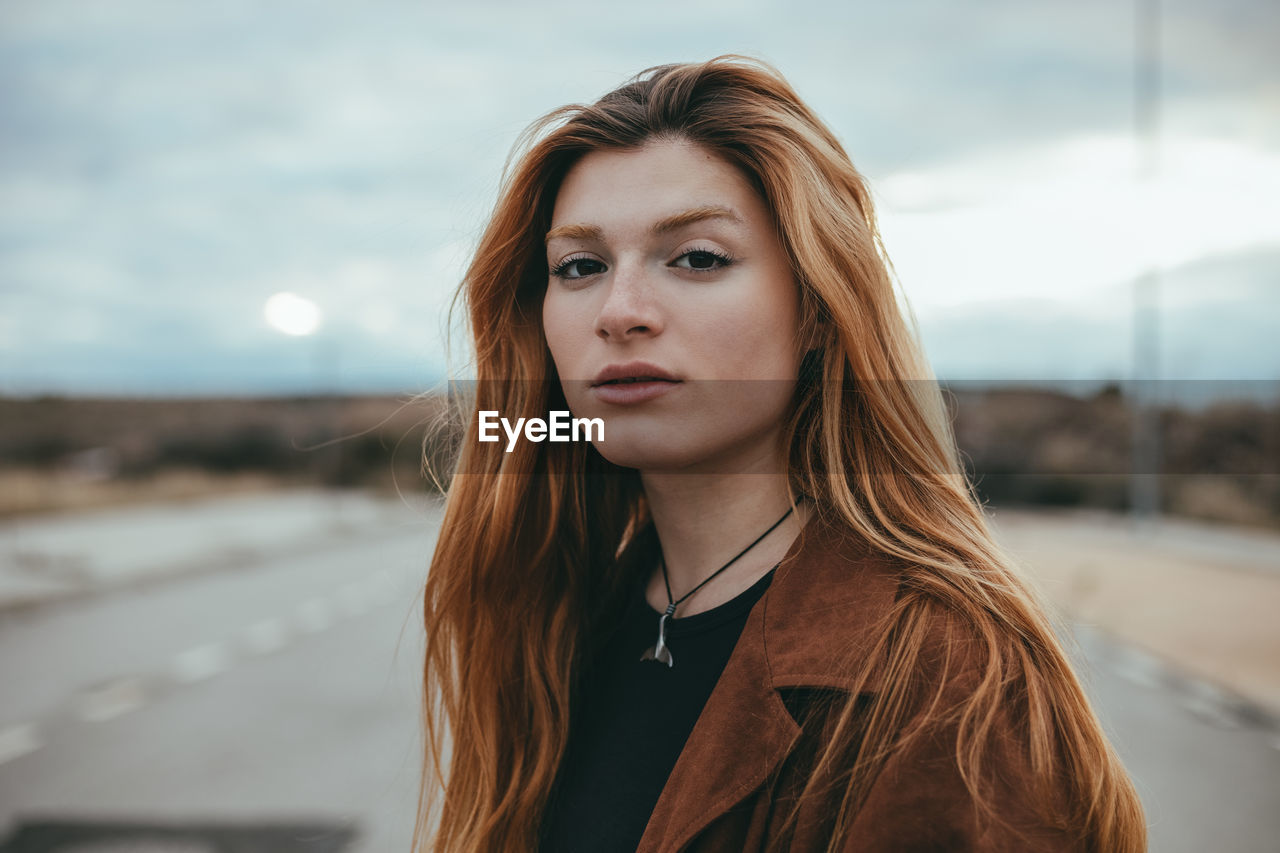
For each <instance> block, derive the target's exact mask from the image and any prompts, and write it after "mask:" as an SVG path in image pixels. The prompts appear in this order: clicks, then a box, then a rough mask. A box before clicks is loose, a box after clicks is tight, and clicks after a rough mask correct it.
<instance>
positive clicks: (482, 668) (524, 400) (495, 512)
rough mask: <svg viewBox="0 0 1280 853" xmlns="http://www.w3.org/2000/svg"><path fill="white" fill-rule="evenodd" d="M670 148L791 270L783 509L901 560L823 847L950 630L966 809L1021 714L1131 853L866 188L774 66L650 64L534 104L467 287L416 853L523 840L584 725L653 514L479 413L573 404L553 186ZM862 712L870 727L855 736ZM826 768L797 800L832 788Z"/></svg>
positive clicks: (603, 463)
mask: <svg viewBox="0 0 1280 853" xmlns="http://www.w3.org/2000/svg"><path fill="white" fill-rule="evenodd" d="M663 138H665V139H682V140H686V141H690V142H693V143H696V144H698V145H700V146H703V147H705V148H706V149H707V150H709V151H712V152H715V153H716V154H718V155H720V156H721V157H723V158H724V159H725V160H727V161H728V162H730V163H732V164H734V165H736V166H737V167H738V168H740V169H741V170H742V172H743V174H744V175H746V176H747V177H748V178H749V179H750V180H751V181H752V182H753V184H754V186H755V187H756V189H757V190H758V191H759V192H760V193H761V195H762V196H763V198H764V199H765V201H766V202H767V204H768V206H769V208H770V209H771V211H772V212H773V214H774V218H775V223H776V226H777V228H778V232H779V235H780V237H781V239H782V243H783V245H784V247H785V249H786V251H787V252H788V255H789V258H790V260H791V263H792V269H793V271H794V274H795V278H796V281H797V282H798V284H799V287H800V301H801V318H802V320H801V322H802V329H801V337H802V338H803V339H806V340H808V341H813V342H816V343H815V344H814V345H813V347H812V349H810V350H809V351H808V354H807V355H806V357H805V359H804V363H803V365H802V369H801V376H800V377H799V380H798V382H797V390H796V396H795V404H794V407H793V410H792V412H791V414H790V416H789V418H788V421H787V424H786V432H785V435H786V441H787V447H788V448H789V461H788V479H789V485H790V488H791V492H792V499H793V501H794V500H795V496H797V495H804V496H808V497H809V498H811V499H812V504H811V505H812V506H813V507H814V508H815V510H816V511H817V512H818V513H820V514H821V515H822V516H823V519H824V520H826V521H829V522H834V523H836V524H838V525H839V526H840V527H841V528H842V529H845V530H847V531H850V532H852V533H854V534H855V535H857V536H860V537H862V538H863V539H865V540H866V541H867V542H869V543H871V544H872V546H873V547H874V548H876V549H879V550H880V551H882V552H884V553H886V554H889V555H892V556H893V557H895V558H897V559H898V560H899V561H900V563H901V564H903V565H904V566H905V567H906V568H905V569H904V573H903V575H902V583H901V587H902V590H903V593H902V595H901V596H900V597H899V599H898V600H897V601H896V602H895V606H894V608H893V612H892V613H891V614H890V615H889V619H888V620H887V621H886V622H885V624H884V625H883V626H882V630H880V632H879V637H880V641H879V643H878V646H877V654H876V655H875V658H876V659H875V660H873V661H864V662H851V663H850V674H851V676H852V677H854V678H855V683H861V682H862V681H865V680H866V679H867V678H869V677H870V673H871V671H872V669H873V668H879V670H880V671H881V672H884V673H889V674H891V675H892V674H895V673H896V674H898V675H899V677H897V678H892V677H891V678H888V679H885V680H883V683H882V685H881V687H880V688H879V692H878V694H877V695H876V697H875V704H874V708H873V713H870V714H868V712H867V710H866V707H865V705H864V704H860V703H859V702H857V701H855V700H857V699H858V698H859V697H858V693H859V691H857V690H855V691H853V693H852V694H851V698H850V700H849V701H848V702H847V704H846V706H845V707H844V708H843V710H841V711H839V713H838V714H837V724H836V725H835V726H834V727H833V728H832V729H831V731H833V732H834V733H835V734H834V735H833V737H832V738H831V740H830V742H829V743H828V744H827V745H826V747H825V749H824V751H823V754H822V755H821V756H819V759H818V762H817V765H816V767H817V768H819V769H826V770H828V771H830V770H831V769H832V768H833V767H834V768H837V769H838V771H839V772H838V773H836V776H837V777H838V778H840V779H842V780H843V782H842V784H843V786H844V787H845V789H846V791H847V793H846V795H845V796H844V798H843V800H842V801H841V802H842V803H843V806H842V808H841V809H840V815H839V816H838V819H837V820H836V821H835V827H834V830H833V833H834V834H833V849H834V844H835V841H836V839H837V838H838V837H839V833H840V832H841V831H842V829H843V828H844V827H845V826H847V824H848V822H849V821H851V820H852V818H853V816H854V815H855V814H856V809H857V807H858V804H859V801H860V798H861V797H862V796H864V795H865V794H866V791H867V788H868V786H869V784H870V781H871V780H872V779H873V778H874V774H875V771H876V769H877V768H878V767H880V766H882V765H883V762H884V760H885V759H886V756H889V755H891V754H892V753H893V751H894V750H895V749H898V748H901V747H902V746H903V745H904V744H905V743H906V742H907V740H908V739H910V738H911V737H913V736H915V735H916V734H919V733H920V731H922V730H921V729H920V727H919V726H918V725H915V726H913V724H912V721H913V720H918V719H921V718H922V717H921V715H919V714H918V713H915V711H918V710H919V709H920V708H921V707H925V705H922V704H921V702H922V701H923V702H924V703H926V704H927V703H932V704H931V705H929V707H931V708H934V709H935V710H936V709H937V707H938V703H939V702H940V701H941V697H942V695H943V694H942V693H941V692H936V693H935V694H933V695H932V696H931V697H930V696H926V697H924V699H923V700H921V698H920V697H919V696H916V695H915V693H916V692H918V684H916V683H915V682H917V681H918V679H911V678H908V677H905V675H906V674H909V673H912V672H916V671H918V668H919V667H922V666H924V665H925V664H924V662H925V661H926V660H934V659H935V658H936V655H934V654H933V653H934V652H936V650H931V649H929V648H928V647H927V646H928V644H929V643H930V641H931V639H930V638H934V640H936V634H935V633H933V631H932V628H931V627H930V626H933V625H936V624H937V622H938V618H939V615H940V614H943V615H944V618H946V619H952V620H955V621H956V622H958V623H959V624H962V625H963V626H965V634H966V636H967V637H968V638H969V639H971V640H974V641H975V642H976V645H977V647H978V648H979V649H980V650H981V654H980V655H979V657H978V667H977V671H976V675H975V676H974V677H973V682H972V683H973V689H971V690H966V691H965V695H964V696H963V699H962V700H961V701H960V702H959V704H955V703H952V706H950V707H949V708H948V711H947V712H948V713H949V714H951V715H952V716H951V718H952V719H954V720H956V721H957V729H958V745H957V749H956V760H957V762H958V763H959V767H960V772H961V774H962V775H963V778H964V779H965V782H966V784H967V785H969V787H970V789H971V791H972V792H973V794H974V797H975V801H976V802H978V803H979V805H986V806H987V811H988V812H989V813H997V812H998V809H993V808H990V804H989V803H987V802H986V799H987V798H986V794H985V791H986V789H985V788H984V786H983V785H982V783H981V780H982V770H983V760H984V756H986V755H987V754H988V750H987V747H988V745H989V740H990V739H991V738H993V737H995V735H994V734H993V732H994V731H995V730H996V728H995V721H996V720H997V719H999V718H1001V717H1002V716H1005V717H1007V715H1009V714H1013V715H1014V718H1015V719H1016V720H1017V721H1018V725H1019V727H1020V730H1021V731H1023V732H1024V733H1025V736H1026V740H1027V744H1028V747H1027V748H1028V750H1029V756H1028V758H1027V760H1028V766H1029V767H1030V768H1032V769H1033V771H1034V776H1035V778H1037V779H1039V780H1049V779H1053V780H1057V781H1056V782H1055V783H1054V784H1055V786H1056V787H1054V789H1053V790H1049V788H1048V787H1046V788H1045V791H1044V797H1045V799H1046V801H1048V799H1050V798H1056V799H1055V802H1056V803H1057V806H1056V807H1057V809H1058V811H1057V814H1058V815H1059V819H1060V820H1062V821H1065V822H1067V824H1068V825H1069V826H1070V827H1072V828H1073V829H1076V830H1078V832H1079V835H1080V838H1081V839H1082V840H1083V842H1084V846H1085V847H1086V849H1096V850H1102V851H1108V853H1114V852H1115V851H1138V850H1144V849H1145V827H1144V823H1143V817H1142V811H1141V808H1140V806H1139V803H1138V799H1137V796H1136V794H1135V792H1134V790H1133V787H1132V785H1131V783H1130V781H1129V779H1128V777H1127V775H1126V774H1125V772H1124V770H1123V768H1122V767H1121V765H1120V762H1119V760H1118V758H1117V757H1116V755H1115V754H1114V752H1113V751H1112V749H1111V747H1110V745H1109V744H1108V742H1107V739H1106V738H1105V736H1104V734H1103V732H1102V730H1101V728H1100V726H1099V724H1098V721H1097V719H1096V718H1095V716H1094V714H1093V712H1092V710H1091V709H1090V707H1089V704H1088V702H1087V700H1086V698H1085V696H1084V693H1083V691H1082V690H1081V687H1080V684H1079V683H1078V681H1077V680H1076V677H1075V675H1074V674H1073V673H1072V670H1071V668H1070V666H1069V665H1068V663H1067V661H1066V657H1065V655H1064V652H1063V650H1062V647H1061V646H1060V644H1059V642H1058V640H1057V639H1056V638H1055V634H1054V630H1053V627H1052V625H1051V624H1050V622H1049V621H1048V619H1047V618H1046V616H1045V615H1044V609H1043V608H1042V607H1041V606H1040V604H1039V603H1038V602H1037V600H1036V598H1035V596H1034V595H1033V594H1032V592H1031V591H1030V590H1029V588H1028V586H1027V584H1026V583H1025V582H1024V581H1023V580H1022V578H1021V577H1020V574H1019V572H1018V570H1017V568H1016V566H1015V564H1014V562H1013V561H1012V560H1011V559H1010V557H1009V556H1008V555H1007V554H1006V553H1004V552H1003V551H1002V550H1001V549H1000V548H999V546H998V545H997V544H996V543H995V541H994V538H993V536H992V533H991V531H990V530H989V528H988V525H987V520H986V518H985V516H984V513H983V510H982V507H981V504H980V502H979V501H978V499H977V498H976V496H975V494H974V492H973V490H972V486H971V485H970V483H969V481H968V478H967V477H966V475H965V474H964V471H963V467H962V465H961V463H960V459H959V454H958V451H957V449H956V444H955V439H954V435H953V433H952V430H951V426H950V421H949V418H948V415H947V409H946V405H945V401H944V399H943V396H942V393H941V391H940V389H939V388H938V385H937V383H936V381H935V380H934V377H933V375H932V373H931V371H930V369H929V367H928V365H927V363H926V362H925V359H924V357H923V354H922V349H921V347H920V344H919V340H918V331H917V330H916V325H915V318H914V315H911V313H910V308H909V306H907V305H906V303H905V299H904V300H903V302H902V304H901V305H900V304H899V302H898V297H897V296H896V295H895V291H894V285H893V276H892V275H891V272H890V266H889V263H888V260H887V256H886V254H885V252H884V251H883V247H882V244H881V241H880V237H879V233H878V231H877V227H876V221H875V215H874V213H873V209H872V204H871V198H870V194H869V192H868V189H867V187H866V185H865V183H864V181H863V179H862V177H861V175H860V174H859V173H858V172H857V171H856V170H855V168H854V167H853V165H852V163H851V162H850V159H849V157H848V155H847V154H846V153H845V151H844V149H843V148H842V147H841V145H840V143H839V142H838V141H837V139H836V137H835V136H834V135H833V134H832V133H831V131H830V130H829V129H828V128H827V127H826V126H825V125H824V124H823V122H822V121H821V120H820V119H819V118H818V117H817V116H816V115H815V114H814V113H813V112H812V111H811V110H810V109H809V108H808V107H807V106H806V105H805V104H804V103H803V102H802V101H801V100H800V98H799V97H798V96H797V95H796V93H795V92H794V91H793V89H792V88H791V86H790V85H788V83H787V82H786V81H785V80H784V79H783V78H782V76H781V75H780V74H779V73H778V72H777V70H776V69H774V68H773V67H772V66H770V65H768V64H767V63H765V62H762V61H760V60H756V59H752V58H749V57H743V56H737V55H726V56H720V57H717V58H715V59H712V60H710V61H707V62H702V63H690V64H675V65H663V66H657V67H654V68H649V69H646V70H645V71H643V72H641V73H640V74H638V75H637V76H636V77H634V78H632V79H631V80H630V81H628V82H627V83H626V84H625V85H623V86H621V87H620V88H618V89H616V90H615V91H613V92H610V93H609V94H607V95H605V96H604V97H603V98H601V99H600V100H598V101H596V102H595V103H593V104H590V105H570V106H566V107H562V108H560V109H557V110H554V111H552V112H550V113H548V114H547V115H545V116H543V117H542V118H541V119H539V120H538V121H536V122H535V123H534V124H533V125H531V126H530V127H529V128H528V129H527V130H526V131H525V132H524V134H523V135H522V136H521V137H520V139H519V140H518V141H517V144H516V146H515V148H514V150H513V151H512V155H511V158H510V159H509V160H508V163H507V166H506V168H505V169H504V173H503V179H502V183H501V186H500V189H499V195H498V200H497V203H496V207H495V209H494V211H493V214H492V217H491V219H490V220H489V222H488V225H487V227H486V228H485V230H484V232H483V235H482V236H481V238H480V241H479V244H478V246H477V248H476V251H475V254H474V257H473V259H472V261H471V263H470V265H469V266H468V268H467V270H466V273H465V276H464V279H463V281H462V284H461V287H460V288H459V291H458V294H459V296H460V297H461V298H462V299H463V301H464V304H465V307H466V309H467V313H468V319H469V324H470V328H471V330H472V331H473V335H474V342H475V369H476V379H477V382H476V385H475V389H476V390H475V394H474V395H473V396H470V397H468V398H467V400H466V404H465V407H464V409H463V411H462V412H460V414H461V415H462V416H463V417H465V437H464V439H463V440H462V444H461V451H460V456H459V458H458V460H457V468H456V470H455V471H454V473H453V476H452V480H451V483H450V486H449V490H448V501H447V505H446V508H445V513H444V520H443V525H442V527H441V531H440V536H439V540H438V543H437V546H436V549H435V553H434V556H433V558H432V560H431V565H430V569H429V574H428V577H427V580H426V583H425V587H424V590H423V615H424V620H425V631H426V637H425V640H426V655H425V663H424V680H423V716H424V729H425V744H424V746H425V756H424V762H423V770H422V786H421V788H420V790H419V797H418V813H417V823H416V825H415V831H414V848H413V849H414V851H415V853H417V851H419V850H424V849H430V850H447V851H499V850H530V849H534V847H535V846H536V840H537V833H538V827H539V823H540V820H541V815H542V811H543V808H544V806H545V805H546V803H547V801H548V798H549V795H550V792H551V788H552V785H553V782H554V780H555V776H556V772H557V769H558V766H559V763H560V759H561V756H562V754H563V751H564V748H565V744H566V742H567V739H568V734H569V727H570V726H571V725H572V724H573V719H572V717H571V709H572V697H573V695H574V691H575V690H576V689H577V679H578V677H579V674H580V672H581V670H582V667H583V665H584V655H583V649H585V648H590V647H592V640H593V638H594V637H596V636H598V633H599V632H601V631H602V630H603V629H604V627H605V626H606V625H607V624H608V622H609V620H610V619H611V618H612V617H613V616H614V615H615V614H616V608H617V607H618V606H619V603H620V600H621V596H622V591H623V590H624V588H625V585H626V583H627V581H628V578H627V577H626V572H624V571H623V570H622V569H621V567H620V566H621V563H620V560H619V557H620V555H624V554H625V553H627V547H628V545H629V543H631V544H634V543H635V542H636V541H637V538H638V537H637V534H638V533H639V532H640V531H642V530H643V529H644V528H645V526H646V524H647V523H648V521H649V519H648V514H647V513H648V510H647V507H646V504H645V500H644V494H643V490H642V489H641V487H640V481H639V477H638V475H637V473H636V472H635V471H631V470H629V469H624V468H620V467H617V466H614V465H612V464H611V463H609V462H608V461H607V460H605V459H604V458H603V457H602V456H601V455H600V454H599V453H598V452H597V451H596V450H595V449H594V447H592V446H591V445H590V444H589V443H585V442H584V443H579V442H574V443H550V442H543V443H534V442H520V443H518V444H517V445H516V446H515V448H514V449H512V450H511V452H509V453H507V452H504V448H503V447H502V446H501V445H500V444H495V443H481V442H479V441H477V418H476V412H477V411H479V410H498V411H501V412H502V413H503V415H504V416H507V417H510V418H512V419H514V418H516V417H526V418H529V417H540V416H545V414H546V412H548V411H550V410H553V409H557V408H559V409H567V408H568V406H567V405H566V404H565V400H564V397H563V394H562V392H561V390H560V385H559V379H558V376H557V374H556V371H555V366H554V363H553V362H552V360H551V357H550V351H549V349H548V346H547V343H546V339H545V337H544V335H543V331H542V327H541V302H542V297H543V293H544V291H545V288H546V286H547V276H548V271H547V266H546V259H545V249H544V245H543V238H544V235H545V234H546V232H547V230H548V229H549V227H550V223H551V215H552V209H553V206H554V203H555V199H556V194H557V192H558V189H559V186H560V184H561V181H562V180H563V178H564V177H565V175H566V173H567V172H568V171H569V169H570V168H571V167H572V166H573V165H574V164H575V163H576V162H577V161H578V159H579V158H581V157H582V156H583V155H584V154H586V153H588V152H592V151H598V150H604V149H614V150H635V149H637V148H639V147H641V146H642V145H643V144H644V143H645V142H646V141H648V140H652V139H663ZM908 317H909V318H910V323H908V319H907V318H908ZM971 645H972V644H971ZM970 669H972V667H971V668H970ZM944 675H945V673H944ZM942 680H945V679H942ZM940 690H941V688H939V691H940ZM909 694H910V695H909ZM913 709H914V710H913ZM855 715H860V717H859V719H862V720H864V721H865V720H869V722H864V723H860V724H854V716H855ZM855 733H856V742H855V740H854V738H855ZM818 775H819V774H818V773H817V772H815V773H814V781H813V782H811V783H810V784H809V785H807V786H806V787H805V789H804V791H802V792H801V795H800V798H801V800H803V798H804V797H805V796H809V795H813V796H817V795H818V794H819V793H820V792H819V791H818V782H817V781H816V780H817V777H818ZM827 775H828V776H829V775H831V774H830V773H828V774H827ZM1046 785H1047V783H1046ZM1063 786H1065V793H1064V791H1063ZM437 807H439V808H438V810H437ZM1064 809H1065V811H1064ZM792 816H793V817H794V812H793V815H792Z"/></svg>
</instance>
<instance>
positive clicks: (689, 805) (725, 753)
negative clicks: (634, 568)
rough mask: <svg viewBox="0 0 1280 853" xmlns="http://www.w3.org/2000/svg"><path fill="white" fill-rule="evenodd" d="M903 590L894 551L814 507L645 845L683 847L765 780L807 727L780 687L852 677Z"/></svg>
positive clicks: (649, 851) (643, 851)
mask: <svg viewBox="0 0 1280 853" xmlns="http://www.w3.org/2000/svg"><path fill="white" fill-rule="evenodd" d="M896 591H897V581H896V578H895V576H894V573H893V572H892V571H891V569H890V562H889V560H888V559H887V558H885V557H883V556H881V555H879V554H878V552H874V551H873V550H872V548H871V547H870V546H869V545H868V544H867V543H866V542H865V541H862V540H860V539H859V538H857V537H855V536H854V535H853V534H851V533H847V532H844V531H843V530H842V529H840V528H838V527H836V526H835V525H833V524H831V523H829V522H828V521H826V520H825V519H823V518H822V517H821V515H820V514H817V513H815V515H814V516H813V517H812V518H811V519H810V520H809V522H808V523H807V524H806V525H805V527H804V529H803V530H802V531H801V533H800V535H799V536H798V537H796V541H795V542H793V543H792V545H791V548H790V550H789V551H788V552H787V555H786V556H785V557H784V558H783V560H782V562H781V564H780V565H779V566H778V568H777V570H776V572H775V574H774V578H773V581H772V582H771V583H770V585H769V589H768V590H767V591H766V592H765V594H764V595H763V596H762V597H761V599H760V600H759V601H758V602H756V604H755V606H754V607H753V608H752V610H751V613H750V614H749V615H748V616H747V622H746V625H745V626H744V627H743V630H742V635H741V636H740V637H739V639H738V643H737V645H736V646H734V650H733V654H732V655H730V657H729V661H728V663H727V664H726V665H725V668H724V671H723V672H722V673H721V675H720V679H719V681H717V682H716V686H715V689H714V690H713V691H712V693H711V696H710V698H709V699H708V700H707V704H706V705H705V706H704V707H703V710H702V714H701V716H699V718H698V722H697V724H696V725H695V726H694V729H693V732H692V733H691V734H690V736H689V740H688V741H687V742H686V743H685V746H684V750H683V751H682V752H681V753H680V758H679V760H678V761H677V762H676V765H675V767H674V769H673V770H672V772H671V776H670V777H669V778H668V780H667V784H666V786H665V787H664V788H663V790H662V795H661V796H660V797H659V799H658V803H657V805H656V806H655V808H654V811H653V814H652V816H651V817H650V819H649V823H648V826H647V827H646V829H645V833H644V836H643V837H642V838H641V840H640V846H639V847H638V848H637V853H658V852H659V851H674V850H679V849H680V848H681V847H682V846H683V845H684V844H686V843H688V841H689V840H690V839H691V838H693V837H694V836H695V835H697V834H698V833H699V832H700V831H701V830H702V829H704V828H705V827H706V826H707V825H709V824H710V823H711V822H712V821H713V820H715V819H716V818H717V817H719V816H720V815H722V814H724V812H725V811H727V810H728V809H729V808H731V807H732V806H733V805H734V804H736V803H737V802H739V801H740V800H742V799H743V798H744V797H746V796H747V795H748V794H750V793H751V791H752V790H754V789H755V788H757V787H759V786H760V785H761V784H762V783H763V782H764V781H765V779H766V778H767V777H768V776H769V774H770V773H772V772H773V770H774V769H775V768H776V767H777V766H778V764H779V763H780V762H781V761H782V759H783V758H785V757H786V755H787V753H788V752H789V751H790V749H791V747H792V745H793V743H794V742H795V740H796V738H797V737H799V734H800V727H799V726H798V725H797V724H796V722H795V720H794V719H793V718H792V716H791V714H790V713H789V712H788V711H787V708H786V705H785V704H784V703H783V701H782V697H781V696H780V695H779V693H778V690H779V688H785V687H830V688H842V687H847V686H849V685H850V677H849V675H848V674H847V667H848V660H849V657H848V655H849V654H850V653H852V654H854V655H855V656H857V655H859V654H863V653H868V652H869V651H870V644H871V643H872V642H873V640H874V639H875V638H874V631H873V625H874V623H875V622H876V621H877V618H878V617H879V616H881V615H883V614H884V613H886V612H888V610H889V609H890V608H891V607H892V606H893V601H894V597H895V595H896Z"/></svg>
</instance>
